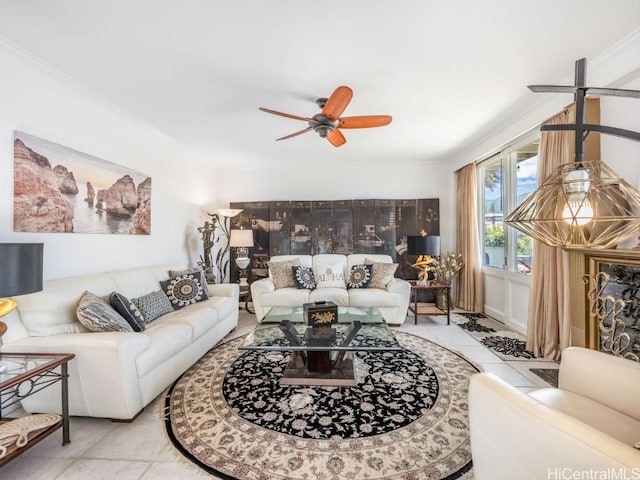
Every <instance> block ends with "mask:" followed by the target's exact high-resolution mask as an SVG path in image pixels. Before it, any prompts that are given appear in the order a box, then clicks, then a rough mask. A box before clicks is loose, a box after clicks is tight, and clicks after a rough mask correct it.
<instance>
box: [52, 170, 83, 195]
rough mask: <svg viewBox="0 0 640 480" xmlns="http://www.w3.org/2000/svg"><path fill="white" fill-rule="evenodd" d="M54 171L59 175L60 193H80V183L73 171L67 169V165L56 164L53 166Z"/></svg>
mask: <svg viewBox="0 0 640 480" xmlns="http://www.w3.org/2000/svg"><path fill="white" fill-rule="evenodd" d="M53 173H55V174H56V177H58V190H60V193H69V194H71V195H75V194H77V193H78V184H77V183H76V179H75V177H74V176H73V172H70V171H69V170H67V167H64V166H62V165H56V166H55V167H53Z"/></svg>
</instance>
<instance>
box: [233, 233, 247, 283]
mask: <svg viewBox="0 0 640 480" xmlns="http://www.w3.org/2000/svg"><path fill="white" fill-rule="evenodd" d="M229 246H230V247H231V248H235V249H236V265H237V266H238V268H239V269H240V286H246V285H248V283H247V267H248V266H249V263H251V260H250V259H249V248H251V247H253V230H236V229H234V230H231V236H230V238H229Z"/></svg>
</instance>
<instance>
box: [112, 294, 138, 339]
mask: <svg viewBox="0 0 640 480" xmlns="http://www.w3.org/2000/svg"><path fill="white" fill-rule="evenodd" d="M109 302H110V303H111V306H112V307H113V308H114V309H115V310H116V312H118V313H119V314H120V315H122V318H124V319H125V320H126V321H127V322H128V323H129V325H131V328H133V331H134V332H143V331H144V329H145V327H146V326H147V325H146V324H145V323H144V318H143V316H142V313H140V310H138V307H136V305H135V303H133V302H132V301H131V300H129V299H128V298H127V297H125V296H124V295H122V294H121V293H118V292H112V293H111V297H110V298H109Z"/></svg>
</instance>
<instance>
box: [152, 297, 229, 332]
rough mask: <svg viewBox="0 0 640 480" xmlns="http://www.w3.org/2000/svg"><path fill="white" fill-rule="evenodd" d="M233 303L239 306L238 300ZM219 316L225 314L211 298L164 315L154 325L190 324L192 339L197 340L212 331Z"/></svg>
mask: <svg viewBox="0 0 640 480" xmlns="http://www.w3.org/2000/svg"><path fill="white" fill-rule="evenodd" d="M231 303H235V304H236V308H238V306H237V303H236V302H231ZM219 318H223V315H221V314H219V312H218V311H217V310H216V302H214V301H213V299H210V300H207V301H205V302H199V303H196V304H193V305H189V306H188V307H185V308H181V309H179V310H176V311H174V312H171V313H167V314H166V315H162V316H161V317H159V318H158V319H157V320H155V321H154V322H153V323H152V325H153V326H156V325H171V324H183V325H188V326H189V328H191V340H192V341H195V340H196V339H198V338H200V337H201V336H202V335H204V334H205V333H207V332H208V331H210V330H211V329H212V328H213V327H214V326H215V325H216V324H217V323H218V319H219Z"/></svg>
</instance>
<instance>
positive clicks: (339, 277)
mask: <svg viewBox="0 0 640 480" xmlns="http://www.w3.org/2000/svg"><path fill="white" fill-rule="evenodd" d="M313 275H314V276H315V277H316V283H317V284H318V286H317V288H330V287H334V288H335V287H337V288H345V287H346V286H347V285H346V284H345V282H344V262H338V263H334V264H333V265H323V264H318V265H316V268H315V270H314V272H313Z"/></svg>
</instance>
